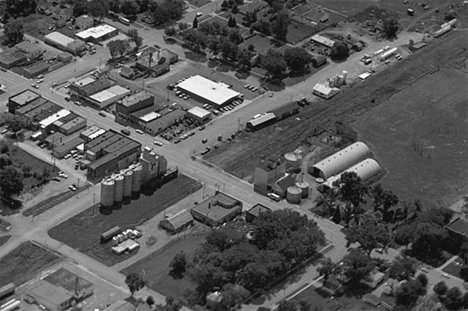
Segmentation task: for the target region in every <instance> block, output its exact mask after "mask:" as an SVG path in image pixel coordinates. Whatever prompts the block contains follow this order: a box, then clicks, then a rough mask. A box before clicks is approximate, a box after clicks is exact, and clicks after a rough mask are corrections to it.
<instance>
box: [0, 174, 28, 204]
mask: <svg viewBox="0 0 468 311" xmlns="http://www.w3.org/2000/svg"><path fill="white" fill-rule="evenodd" d="M23 187H24V177H23V174H21V173H20V172H18V170H16V169H15V168H14V167H7V168H5V169H3V170H2V171H1V172H0V191H1V192H2V194H3V195H4V196H5V197H6V198H11V197H12V196H13V195H17V194H20V193H21V191H23Z"/></svg>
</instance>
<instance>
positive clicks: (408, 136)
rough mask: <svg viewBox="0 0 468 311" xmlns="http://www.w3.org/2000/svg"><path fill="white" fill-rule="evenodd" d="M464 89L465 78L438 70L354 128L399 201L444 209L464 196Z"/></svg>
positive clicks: (467, 168) (466, 101)
mask: <svg viewBox="0 0 468 311" xmlns="http://www.w3.org/2000/svg"><path fill="white" fill-rule="evenodd" d="M467 85H468V78H467V76H466V73H463V72H460V71H458V70H456V69H453V68H447V67H445V66H442V67H440V70H439V71H437V72H435V73H433V74H429V75H427V76H425V77H424V78H422V79H421V80H419V81H417V82H415V83H412V84H411V85H410V86H409V87H407V88H405V89H404V90H402V91H400V92H399V93H397V94H395V95H394V96H392V97H391V98H390V99H388V100H387V101H385V102H383V103H382V104H381V105H380V106H379V107H376V108H375V109H374V110H372V111H371V112H369V113H367V114H365V115H363V116H362V117H360V118H359V119H358V120H357V122H356V123H354V124H353V127H355V128H356V130H357V131H358V133H359V136H360V139H361V140H363V141H365V142H366V143H368V144H369V146H370V148H371V150H373V152H374V154H375V155H376V157H377V159H378V160H379V162H380V163H381V164H382V165H383V166H385V168H386V169H387V170H388V171H389V174H388V175H387V176H386V177H385V178H384V179H383V180H382V183H383V185H384V186H386V187H388V188H390V189H391V190H392V191H394V192H396V193H397V195H398V196H399V197H400V198H403V199H410V198H412V197H418V198H424V199H425V201H426V203H427V204H431V203H436V204H437V205H440V206H448V205H450V204H452V203H454V202H455V201H456V200H457V198H459V197H460V196H461V195H463V194H465V193H466V190H467V189H468V187H467V171H468V162H467V161H466V159H467V157H468V154H467V147H468V146H467V139H468V134H467V132H466V129H467V126H468V123H467V105H468V98H467V97H466V86H467Z"/></svg>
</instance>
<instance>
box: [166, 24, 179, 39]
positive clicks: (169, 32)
mask: <svg viewBox="0 0 468 311" xmlns="http://www.w3.org/2000/svg"><path fill="white" fill-rule="evenodd" d="M164 34H165V35H166V36H169V37H172V36H175V35H176V34H177V30H176V29H175V27H172V26H170V27H167V28H166V29H164Z"/></svg>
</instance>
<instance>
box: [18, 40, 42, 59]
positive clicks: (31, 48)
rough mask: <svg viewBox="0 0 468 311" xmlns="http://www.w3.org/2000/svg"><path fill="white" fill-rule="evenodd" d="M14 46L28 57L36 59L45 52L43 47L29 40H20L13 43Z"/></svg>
mask: <svg viewBox="0 0 468 311" xmlns="http://www.w3.org/2000/svg"><path fill="white" fill-rule="evenodd" d="M15 48H16V49H18V50H19V51H21V52H23V53H24V54H26V56H27V58H28V59H36V58H38V57H39V56H41V55H42V54H44V52H45V50H44V49H43V48H41V47H40V46H38V45H36V44H33V43H31V42H29V41H22V42H20V43H18V44H17V45H15Z"/></svg>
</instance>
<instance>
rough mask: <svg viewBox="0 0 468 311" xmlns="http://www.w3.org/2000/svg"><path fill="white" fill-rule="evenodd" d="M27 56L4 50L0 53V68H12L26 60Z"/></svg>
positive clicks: (12, 50) (16, 51)
mask: <svg viewBox="0 0 468 311" xmlns="http://www.w3.org/2000/svg"><path fill="white" fill-rule="evenodd" d="M26 58H27V55H26V54H25V53H23V52H20V51H18V50H16V49H10V50H6V51H3V52H1V53H0V66H2V67H3V68H7V69H9V68H12V67H14V66H15V65H16V64H18V63H20V62H22V61H24V60H26Z"/></svg>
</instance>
